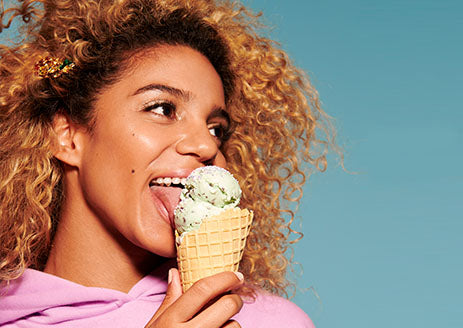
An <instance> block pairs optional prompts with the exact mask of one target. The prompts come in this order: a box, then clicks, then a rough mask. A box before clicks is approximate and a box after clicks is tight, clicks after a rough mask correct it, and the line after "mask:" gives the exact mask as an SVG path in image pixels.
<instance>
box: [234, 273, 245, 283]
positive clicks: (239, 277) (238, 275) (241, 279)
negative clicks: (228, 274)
mask: <svg viewBox="0 0 463 328" xmlns="http://www.w3.org/2000/svg"><path fill="white" fill-rule="evenodd" d="M233 273H234V274H235V275H236V276H237V277H238V279H239V280H240V281H244V276H243V274H242V273H241V272H238V271H236V272H233Z"/></svg>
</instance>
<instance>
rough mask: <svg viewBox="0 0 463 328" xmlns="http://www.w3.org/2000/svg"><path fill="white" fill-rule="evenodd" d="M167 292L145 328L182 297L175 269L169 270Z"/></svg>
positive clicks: (178, 276)
mask: <svg viewBox="0 0 463 328" xmlns="http://www.w3.org/2000/svg"><path fill="white" fill-rule="evenodd" d="M167 282H168V285H167V292H166V297H165V298H164V300H163V301H162V303H161V306H160V307H159V309H158V310H157V311H156V313H155V314H154V316H153V317H152V318H151V320H150V322H148V324H147V326H148V327H149V325H150V324H151V323H153V322H154V321H156V319H157V318H158V317H159V316H160V315H161V314H163V313H164V311H165V310H166V309H167V308H169V307H170V306H171V305H172V304H173V303H174V302H175V301H176V300H177V299H178V298H179V297H180V296H182V284H181V283H180V275H179V273H178V270H177V269H174V268H172V269H170V270H169V274H168V278H167Z"/></svg>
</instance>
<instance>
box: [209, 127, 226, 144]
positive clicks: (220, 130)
mask: <svg viewBox="0 0 463 328" xmlns="http://www.w3.org/2000/svg"><path fill="white" fill-rule="evenodd" d="M209 133H210V134H211V135H212V136H214V137H216V138H217V139H220V140H221V141H225V139H226V137H227V130H226V128H225V127H224V126H222V125H216V126H211V127H210V128H209Z"/></svg>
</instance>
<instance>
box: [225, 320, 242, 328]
mask: <svg viewBox="0 0 463 328" xmlns="http://www.w3.org/2000/svg"><path fill="white" fill-rule="evenodd" d="M221 328H241V325H240V324H239V323H238V321H235V320H228V321H227V322H225V324H224V325H223V326H222V327H221Z"/></svg>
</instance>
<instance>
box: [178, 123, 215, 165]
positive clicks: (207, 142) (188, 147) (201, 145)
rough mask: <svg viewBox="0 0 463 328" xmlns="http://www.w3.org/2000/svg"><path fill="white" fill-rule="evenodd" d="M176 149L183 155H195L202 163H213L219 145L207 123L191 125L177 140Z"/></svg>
mask: <svg viewBox="0 0 463 328" xmlns="http://www.w3.org/2000/svg"><path fill="white" fill-rule="evenodd" d="M176 150H177V152H178V153H179V154H181V155H190V156H193V157H195V158H196V159H197V160H198V161H199V162H201V163H210V164H213V163H214V160H215V158H216V156H217V154H218V152H219V146H218V144H217V141H216V140H215V138H214V136H212V135H211V133H210V131H209V128H208V127H207V125H206V124H200V125H199V124H196V125H189V126H188V127H187V128H186V131H185V132H184V133H183V134H182V137H181V138H180V140H179V141H178V142H177V145H176Z"/></svg>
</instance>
